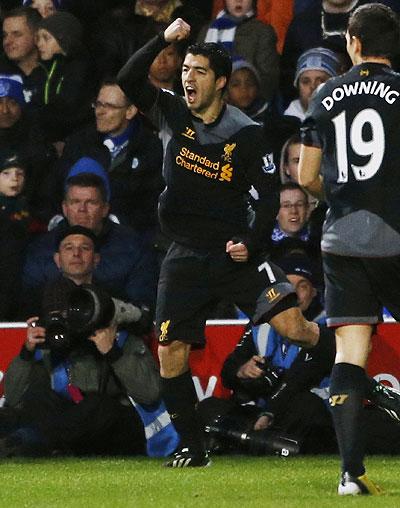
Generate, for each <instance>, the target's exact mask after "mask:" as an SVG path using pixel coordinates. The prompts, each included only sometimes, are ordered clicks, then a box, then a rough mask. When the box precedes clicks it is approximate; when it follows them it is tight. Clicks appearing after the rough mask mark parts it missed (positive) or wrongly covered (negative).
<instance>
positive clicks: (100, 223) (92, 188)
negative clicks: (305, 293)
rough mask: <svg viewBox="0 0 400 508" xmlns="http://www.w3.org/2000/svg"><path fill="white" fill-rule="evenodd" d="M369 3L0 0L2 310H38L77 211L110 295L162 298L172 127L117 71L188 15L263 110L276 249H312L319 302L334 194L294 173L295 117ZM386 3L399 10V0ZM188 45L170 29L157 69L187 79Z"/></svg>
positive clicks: (176, 88)
mask: <svg viewBox="0 0 400 508" xmlns="http://www.w3.org/2000/svg"><path fill="white" fill-rule="evenodd" d="M364 3H366V0H343V1H341V2H336V1H334V0H285V1H284V0H276V1H275V0H264V1H263V0H258V1H255V0H225V1H223V0H214V1H211V0H208V1H204V0H202V1H200V0H85V1H81V0H19V1H18V0H5V1H3V2H2V3H1V11H0V14H1V29H2V40H3V44H2V51H1V55H0V205H1V207H0V231H1V235H0V259H1V262H0V320H1V321H12V320H25V319H27V318H29V317H30V316H33V315H39V314H40V312H41V309H40V302H41V299H42V295H43V290H44V287H45V285H46V284H48V283H49V281H51V280H55V279H56V278H57V276H58V275H59V267H58V266H57V264H56V263H55V261H54V257H53V254H54V251H55V249H56V248H57V242H58V238H59V237H60V234H61V233H62V232H63V231H66V230H67V229H68V228H69V227H71V226H83V227H85V228H88V229H89V230H91V231H92V232H93V233H94V235H95V236H96V237H97V238H98V245H99V252H100V255H101V256H100V261H99V262H98V263H97V264H96V265H95V266H93V280H94V281H95V282H96V283H98V284H99V285H101V286H102V287H104V289H106V290H107V291H108V292H109V293H110V295H112V296H114V297H116V298H121V299H123V300H125V301H129V302H131V303H133V304H135V305H137V306H139V307H140V306H141V305H146V306H148V307H149V308H150V309H151V311H153V310H154V307H155V297H156V287H157V279H158V271H159V257H160V256H162V255H163V254H164V253H165V249H166V247H167V246H168V239H166V238H164V237H163V236H162V235H161V233H160V231H159V229H158V221H157V200H158V196H159V194H160V192H161V190H162V189H163V185H164V183H163V177H162V166H163V154H164V153H165V146H166V144H167V143H168V140H169V134H168V132H165V131H162V132H157V129H156V128H155V126H154V125H152V124H150V123H149V121H148V120H146V119H145V118H144V116H143V115H142V114H141V112H140V111H139V110H138V108H137V107H136V106H135V104H132V103H131V102H130V101H129V99H128V97H127V96H126V95H125V94H124V92H123V91H122V89H121V88H120V87H119V86H118V83H117V81H116V74H117V73H118V71H119V70H120V68H121V67H122V66H123V64H124V63H125V62H126V61H127V59H128V58H129V56H131V55H132V54H133V53H134V52H135V51H136V50H137V49H139V48H140V47H141V46H142V45H143V44H144V43H145V42H147V41H148V40H149V39H150V38H151V37H153V36H154V35H155V34H156V33H158V32H159V31H160V30H163V29H164V28H165V27H166V26H167V25H168V24H169V23H170V22H171V21H172V20H174V19H175V18H177V17H182V18H183V19H185V21H187V22H188V23H189V24H190V25H191V27H192V29H191V36H190V39H189V41H188V42H189V43H190V42H195V41H206V42H210V41H212V42H219V43H221V44H223V45H224V46H225V47H226V48H227V49H228V50H229V52H230V54H231V56H232V60H233V72H232V76H231V79H230V82H229V83H228V86H227V92H226V100H227V102H229V103H230V104H232V105H234V106H236V107H238V108H239V109H241V110H242V111H244V112H245V113H246V114H247V115H248V116H250V117H251V118H252V119H253V120H254V121H255V122H257V123H259V124H261V125H262V126H263V128H264V132H265V136H266V137H268V138H269V139H270V140H271V144H272V146H273V150H274V162H275V164H276V165H277V167H278V168H279V176H280V180H281V184H282V187H281V189H280V210H279V213H278V215H277V218H276V223H275V225H274V226H273V229H272V230H271V232H270V235H269V237H268V238H265V253H266V256H267V258H270V259H272V260H274V261H276V260H280V259H282V258H287V257H288V256H289V257H290V256H291V255H293V256H302V258H304V259H305V260H306V261H305V262H306V263H309V264H310V266H312V267H313V272H314V278H313V286H312V288H313V291H312V297H313V298H312V299H313V300H314V301H313V308H316V309H318V313H319V312H320V311H321V310H323V277H322V275H321V268H320V250H319V249H320V247H319V240H320V235H321V230H322V223H323V219H324V215H325V212H326V207H325V205H324V203H321V202H317V201H316V200H315V199H314V198H312V197H311V196H309V195H308V194H307V192H306V191H305V190H304V189H302V188H301V187H300V185H299V184H298V183H297V172H296V168H297V164H298V160H299V151H300V135H299V132H300V125H301V122H302V120H303V119H304V116H305V112H306V110H307V107H308V102H309V100H310V97H311V95H312V93H313V92H314V90H315V89H316V88H317V87H318V86H319V85H320V84H321V83H323V82H325V81H326V80H327V79H329V78H330V77H332V76H336V75H338V74H340V73H342V72H344V71H345V70H347V68H348V67H349V66H350V62H349V61H348V59H347V57H346V52H345V42H344V31H345V27H346V22H347V19H348V16H349V14H350V13H351V12H352V11H353V10H354V9H355V8H356V7H357V6H359V5H361V4H364ZM381 3H384V4H386V5H389V6H390V7H391V8H393V9H394V10H395V11H397V12H400V6H399V4H398V2H397V1H396V0H381ZM184 50H185V46H184V45H181V44H177V45H171V46H169V47H167V48H165V49H164V50H163V51H162V52H161V53H160V54H159V55H158V57H157V58H156V59H155V60H154V63H153V65H152V67H151V69H150V74H149V79H150V80H151V82H152V83H153V85H155V86H157V87H160V88H163V89H168V90H171V91H173V92H175V93H180V92H181V91H182V90H181V85H180V66H181V63H182V56H183V54H184ZM399 53H400V52H399ZM397 63H398V62H397ZM394 66H395V67H396V62H394ZM252 206H253V207H254V206H257V197H256V196H249V220H251V207H252ZM288 273H289V272H288ZM310 303H311V302H310ZM222 307H223V302H222ZM230 312H231V313H232V316H236V315H237V314H236V310H235V309H232V310H230ZM213 317H219V316H218V315H215V314H214V315H213ZM293 347H295V346H293ZM296 351H297V350H296ZM228 386H230V384H229V383H228ZM307 397H309V394H308V392H307Z"/></svg>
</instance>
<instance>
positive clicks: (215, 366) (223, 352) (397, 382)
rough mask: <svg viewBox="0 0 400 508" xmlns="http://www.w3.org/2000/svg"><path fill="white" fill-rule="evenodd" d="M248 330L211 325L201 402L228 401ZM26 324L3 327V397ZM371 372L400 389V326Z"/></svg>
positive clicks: (376, 343) (232, 324)
mask: <svg viewBox="0 0 400 508" xmlns="http://www.w3.org/2000/svg"><path fill="white" fill-rule="evenodd" d="M244 328H245V321H243V320H237V321H236V320H228V321H219V320H218V321H208V322H207V327H206V336H207V345H206V347H205V348H204V349H203V350H196V351H192V353H191V354H190V364H191V369H192V374H193V380H194V383H195V387H196V391H197V395H198V397H199V399H200V400H202V399H204V398H206V397H210V396H211V395H214V396H218V397H228V396H229V390H227V389H226V388H224V387H223V386H222V383H221V380H220V377H219V373H220V370H221V366H222V364H223V361H224V359H225V358H226V356H227V355H228V354H229V353H230V352H231V351H232V350H233V349H234V347H235V346H236V344H237V342H238V341H239V339H240V337H241V336H242V334H243V331H244ZM25 334H26V330H25V325H24V324H23V323H0V397H1V396H2V394H3V382H2V380H3V375H4V372H5V370H6V369H7V366H8V364H9V363H10V361H11V360H12V358H13V357H14V356H16V355H17V354H18V352H19V350H20V348H21V345H22V344H23V342H24V340H25ZM368 372H369V374H370V375H371V376H374V377H375V378H376V379H378V380H380V381H384V382H385V383H387V384H390V385H391V386H393V387H394V388H396V389H400V324H397V323H382V324H381V325H379V326H378V330H377V334H376V335H374V337H373V343H372V351H371V354H370V359H369V364H368Z"/></svg>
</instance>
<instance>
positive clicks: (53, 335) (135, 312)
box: [38, 284, 147, 352]
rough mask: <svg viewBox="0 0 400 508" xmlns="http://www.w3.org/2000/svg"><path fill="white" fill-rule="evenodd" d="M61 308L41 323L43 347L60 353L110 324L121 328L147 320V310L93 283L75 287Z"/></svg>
mask: <svg viewBox="0 0 400 508" xmlns="http://www.w3.org/2000/svg"><path fill="white" fill-rule="evenodd" d="M53 307H54V306H53ZM58 307H59V310H53V308H51V307H50V308H51V310H47V311H46V312H44V313H43V316H42V317H41V318H40V320H39V322H38V325H39V326H43V327H44V328H45V329H46V339H45V342H44V347H48V348H49V349H51V350H54V351H58V352H65V351H68V350H71V349H72V348H74V347H76V346H78V345H80V344H82V343H83V342H84V341H85V340H87V338H88V337H90V336H91V335H92V334H93V333H94V332H95V331H96V330H99V329H101V328H105V327H107V326H110V325H111V324H115V325H117V326H118V325H121V324H128V323H136V322H139V321H141V320H144V319H145V318H147V314H146V310H147V309H140V308H139V307H136V306H135V305H133V304H130V303H125V302H123V301H121V300H118V299H116V298H112V297H110V296H109V295H108V293H107V292H106V291H104V290H102V289H100V288H98V287H97V286H94V285H92V284H90V285H89V284H87V285H86V284H85V285H82V286H77V287H76V288H73V289H72V290H71V291H69V292H68V295H67V297H66V302H65V304H64V305H58Z"/></svg>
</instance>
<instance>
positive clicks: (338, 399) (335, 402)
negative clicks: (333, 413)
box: [329, 393, 349, 407]
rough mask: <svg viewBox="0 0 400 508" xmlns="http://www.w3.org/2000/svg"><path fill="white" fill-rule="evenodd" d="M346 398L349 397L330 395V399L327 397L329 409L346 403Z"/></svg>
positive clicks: (346, 395) (345, 394)
mask: <svg viewBox="0 0 400 508" xmlns="http://www.w3.org/2000/svg"><path fill="white" fill-rule="evenodd" d="M348 398H349V396H348V394H347V393H342V394H340V395H332V396H331V397H329V405H330V406H331V407H334V406H341V405H343V404H344V403H345V402H346V400H347V399H348Z"/></svg>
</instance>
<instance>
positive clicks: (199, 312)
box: [156, 243, 297, 346]
mask: <svg viewBox="0 0 400 508" xmlns="http://www.w3.org/2000/svg"><path fill="white" fill-rule="evenodd" d="M289 295H290V296H289ZM221 300H224V301H227V302H232V303H235V304H236V305H237V306H238V307H239V308H240V309H241V310H242V311H243V312H244V313H245V314H247V315H248V316H249V318H250V319H251V320H252V322H253V323H254V324H260V323H264V322H267V321H269V320H270V319H271V318H272V317H273V316H275V315H276V314H278V313H279V312H282V311H283V310H286V309H288V308H291V307H295V306H296V305H297V297H296V294H295V290H294V288H293V286H292V285H291V284H290V282H289V281H288V280H287V278H286V275H285V274H284V273H283V271H282V270H281V269H280V268H279V267H277V266H275V265H273V264H272V263H270V262H267V261H266V260H265V258H262V259H261V258H259V259H254V260H251V261H249V262H247V263H237V262H234V261H232V259H231V258H230V257H229V256H228V254H226V253H225V252H224V251H222V252H221V251H219V250H218V251H209V250H199V249H190V248H188V247H184V246H182V245H180V244H177V243H173V244H172V245H171V247H170V249H169V251H168V253H167V255H166V257H165V259H164V261H163V264H162V267H161V273H160V279H159V284H158V295H157V312H156V327H157V335H158V337H159V342H160V344H168V343H169V342H171V341H173V340H179V341H182V342H187V343H190V344H196V345H198V346H202V345H204V342H205V339H204V327H205V322H206V320H207V318H208V317H209V316H210V311H211V309H213V308H214V306H215V304H216V303H218V302H220V301H221Z"/></svg>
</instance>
